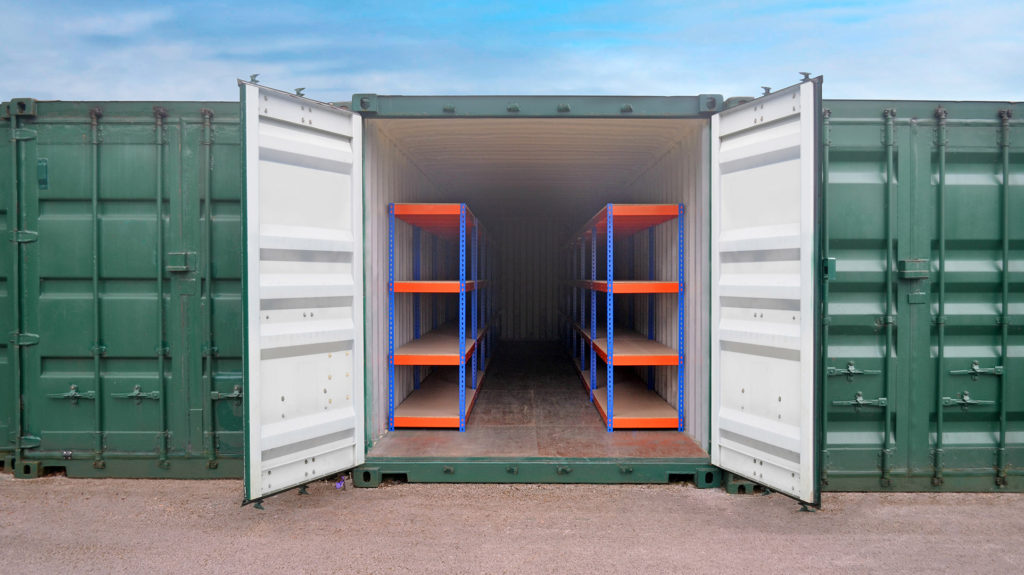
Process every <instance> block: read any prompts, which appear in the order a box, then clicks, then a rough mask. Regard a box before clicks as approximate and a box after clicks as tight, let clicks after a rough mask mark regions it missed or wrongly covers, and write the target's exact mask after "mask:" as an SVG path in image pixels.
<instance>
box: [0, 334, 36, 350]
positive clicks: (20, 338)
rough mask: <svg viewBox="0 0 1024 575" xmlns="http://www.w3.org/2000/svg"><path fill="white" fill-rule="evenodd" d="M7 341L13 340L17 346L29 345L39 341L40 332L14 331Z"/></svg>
mask: <svg viewBox="0 0 1024 575" xmlns="http://www.w3.org/2000/svg"><path fill="white" fill-rule="evenodd" d="M7 341H9V342H11V343H12V344H14V345H15V346H16V347H27V346H30V345H36V344H37V343H39V334H37V333H19V332H16V331H12V332H11V334H10V337H8V338H7Z"/></svg>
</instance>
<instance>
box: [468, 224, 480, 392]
mask: <svg viewBox="0 0 1024 575" xmlns="http://www.w3.org/2000/svg"><path fill="white" fill-rule="evenodd" d="M479 243H480V222H478V221H476V217H475V216H473V239H472V252H471V257H472V258H473V259H472V270H473V271H472V276H473V281H474V282H477V281H478V280H479V279H480V276H479V275H478V273H477V272H478V271H479V269H478V259H477V258H478V256H479V250H478V248H477V246H478V245H479ZM479 288H480V284H479V283H475V284H474V286H473V297H472V306H473V309H472V314H471V316H472V322H471V323H472V325H473V331H472V334H473V360H472V361H473V369H472V372H471V373H472V374H473V376H472V379H471V380H470V381H471V382H472V384H471V385H472V387H473V389H476V368H477V365H478V363H477V362H478V361H479V357H480V346H479V345H476V343H477V323H476V316H477V303H478V301H479V297H480V296H479V293H480V289H479Z"/></svg>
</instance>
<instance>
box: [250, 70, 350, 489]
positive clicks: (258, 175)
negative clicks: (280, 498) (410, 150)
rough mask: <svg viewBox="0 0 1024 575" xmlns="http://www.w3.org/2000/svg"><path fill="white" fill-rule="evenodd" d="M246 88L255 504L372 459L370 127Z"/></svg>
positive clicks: (327, 108) (312, 104)
mask: <svg viewBox="0 0 1024 575" xmlns="http://www.w3.org/2000/svg"><path fill="white" fill-rule="evenodd" d="M239 85H240V86H241V92H242V94H241V100H242V118H243V120H242V124H243V130H244V135H243V138H242V141H243V142H244V144H243V145H244V151H243V157H244V170H245V191H244V193H243V195H242V197H243V200H242V201H243V214H244V218H243V235H244V238H245V244H244V250H245V256H244V259H245V274H244V288H243V298H244V299H243V301H244V307H245V347H244V349H245V359H244V376H245V377H244V379H245V500H246V501H247V502H248V501H253V500H259V499H260V498H262V497H265V496H267V495H271V494H273V493H277V492H280V491H283V490H286V489H290V488H292V487H296V486H298V485H303V484H305V483H308V482H310V481H313V480H315V479H317V478H320V477H323V476H326V475H330V474H332V473H337V472H339V471H343V470H346V469H349V468H351V467H355V466H357V465H360V464H362V463H363V462H364V459H365V449H364V434H363V426H364V421H363V301H362V299H363V298H362V291H363V261H362V217H363V210H362V174H361V172H360V170H361V158H362V151H361V150H362V147H361V145H362V138H361V136H362V134H361V129H362V124H361V122H360V118H359V116H358V115H356V114H353V113H351V112H349V111H347V110H343V109H341V108H336V107H334V106H331V105H329V104H324V103H321V102H316V101H313V100H308V99H306V98H302V97H299V96H296V95H293V94H289V93H286V92H280V91H277V90H272V89H268V88H265V87H263V86H258V85H255V84H250V83H245V82H239Z"/></svg>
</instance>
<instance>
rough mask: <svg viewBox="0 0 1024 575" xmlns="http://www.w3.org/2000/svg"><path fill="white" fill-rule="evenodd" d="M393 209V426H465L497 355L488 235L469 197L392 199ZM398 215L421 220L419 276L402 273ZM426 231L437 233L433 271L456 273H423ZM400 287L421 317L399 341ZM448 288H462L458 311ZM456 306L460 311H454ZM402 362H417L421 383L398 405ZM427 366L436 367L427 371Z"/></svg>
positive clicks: (416, 378)
mask: <svg viewBox="0 0 1024 575" xmlns="http://www.w3.org/2000/svg"><path fill="white" fill-rule="evenodd" d="M388 216H389V218H388V219H389V228H388V292H389V293H388V297H389V305H388V363H389V373H388V421H389V428H390V429H391V430H394V429H395V428H396V427H450V428H458V429H459V431H465V430H466V420H467V419H468V418H469V414H470V412H471V411H472V409H473V405H474V403H475V401H476V397H477V394H478V392H479V389H480V383H481V382H482V380H483V372H484V369H485V368H486V364H487V362H488V360H489V358H490V356H491V350H490V347H491V346H490V344H491V341H490V332H489V330H488V323H489V322H488V320H489V318H490V317H491V306H492V298H491V294H490V289H489V286H488V281H487V280H486V279H485V278H487V277H488V276H489V273H490V271H489V270H490V268H491V266H490V262H489V261H488V257H487V250H486V246H487V235H486V233H484V232H483V231H482V226H481V225H480V222H479V220H478V219H477V218H476V216H474V215H473V213H472V212H471V211H470V210H469V208H468V207H467V206H466V204H391V205H390V206H389V207H388ZM398 221H404V222H405V223H407V224H409V225H411V226H413V234H412V257H413V262H412V263H413V265H412V268H413V270H412V271H413V278H412V279H411V280H406V279H396V278H395V270H396V267H397V266H396V261H397V260H396V249H397V246H396V230H397V227H396V226H397V222H398ZM424 232H425V233H427V234H428V235H429V236H430V257H431V260H432V261H431V266H430V269H431V270H432V272H433V275H435V276H439V275H440V273H439V270H444V271H445V272H446V273H447V274H451V275H456V276H457V277H456V279H444V278H441V277H434V278H431V279H423V278H422V277H420V276H421V270H422V266H421V263H422V262H421V259H422V255H421V252H422V251H423V250H422V239H423V238H422V237H421V236H422V233H424ZM443 244H449V248H450V249H448V250H444V249H443V248H444V247H445V246H444V245H443ZM456 249H457V251H456ZM442 252H444V253H445V254H446V255H445V257H444V258H442V256H441V254H442ZM451 253H455V257H454V258H452V257H450V256H449V255H447V254H451ZM452 259H455V260H457V262H452V261H451V260H452ZM453 263H455V264H456V265H452V264H453ZM452 268H457V271H456V270H455V269H452ZM396 294H411V295H412V298H413V302H412V303H413V318H414V319H413V323H414V325H413V339H412V340H411V341H409V342H407V343H405V344H403V345H400V346H398V347H397V348H396V343H395V337H396V331H395V321H396V318H395V315H396V309H397V308H396V305H395V301H396ZM422 294H430V295H431V300H430V306H431V308H430V317H431V329H430V331H428V332H426V333H421V331H422V330H421V326H420V318H421V315H422V314H421V309H420V305H421V301H420V298H421V295H422ZM445 294H448V295H449V296H450V295H457V296H458V304H457V308H456V313H455V314H452V313H451V305H450V301H443V302H442V300H443V299H444V296H445ZM442 303H443V305H442ZM456 314H457V318H453V317H451V316H453V315H456ZM439 317H440V318H441V319H439ZM396 366H413V386H414V389H413V391H412V393H410V394H409V395H408V396H407V397H405V398H404V400H401V401H400V403H399V404H398V405H397V406H396V397H395V388H396V377H395V376H396V369H395V368H396ZM421 367H428V368H431V369H430V371H429V373H427V374H426V376H425V377H423V378H421V373H420V368H421ZM467 372H468V373H467ZM467 380H468V382H469V384H468V386H467ZM467 387H468V389H467Z"/></svg>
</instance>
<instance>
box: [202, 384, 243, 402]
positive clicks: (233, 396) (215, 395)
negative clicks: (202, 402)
mask: <svg viewBox="0 0 1024 575" xmlns="http://www.w3.org/2000/svg"><path fill="white" fill-rule="evenodd" d="M210 399H212V400H213V401H220V400H222V399H230V400H234V402H235V405H242V386H241V385H236V386H235V387H234V389H233V390H232V391H231V393H221V392H219V391H211V392H210Z"/></svg>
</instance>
